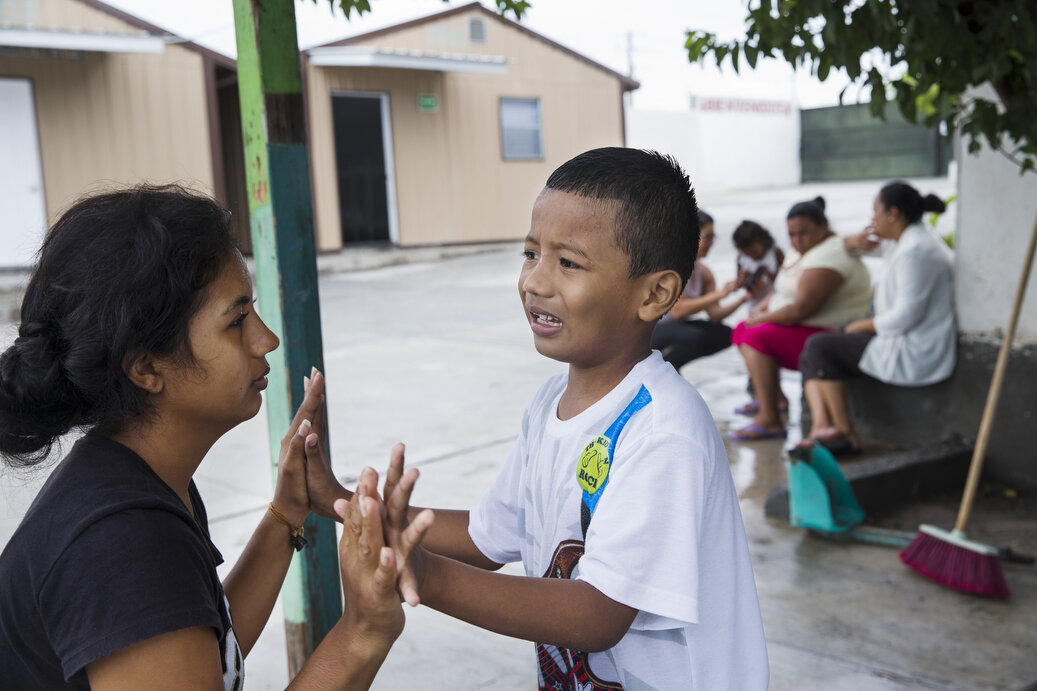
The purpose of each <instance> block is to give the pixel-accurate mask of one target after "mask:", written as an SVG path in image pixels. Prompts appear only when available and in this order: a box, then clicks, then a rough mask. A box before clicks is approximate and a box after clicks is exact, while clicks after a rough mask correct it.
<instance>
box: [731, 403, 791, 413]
mask: <svg viewBox="0 0 1037 691" xmlns="http://www.w3.org/2000/svg"><path fill="white" fill-rule="evenodd" d="M758 412H760V403H759V401H749V402H748V403H746V404H745V405H741V406H738V407H737V408H735V415H744V416H746V417H755V416H756V414H757V413H758ZM778 412H779V413H787V412H789V404H788V403H787V402H786V403H781V404H779V405H778Z"/></svg>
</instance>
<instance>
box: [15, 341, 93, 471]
mask: <svg viewBox="0 0 1037 691" xmlns="http://www.w3.org/2000/svg"><path fill="white" fill-rule="evenodd" d="M19 334H20V335H19V336H18V338H17V339H15V341H14V344H12V345H11V347H10V348H8V349H7V350H6V351H4V353H3V354H0V452H2V453H3V454H4V455H5V456H7V457H8V461H9V462H10V463H11V464H12V465H23V466H28V465H33V464H35V463H37V462H39V461H41V460H43V459H44V458H46V457H47V456H48V455H49V454H50V449H51V445H52V443H53V441H54V440H55V439H56V438H57V437H59V436H61V435H63V434H65V433H66V432H68V431H69V430H70V429H72V427H74V426H76V425H78V424H80V423H81V422H82V420H81V419H80V418H81V417H82V415H81V411H82V410H83V406H82V401H81V400H80V395H79V392H78V391H77V390H76V387H75V386H74V385H73V384H72V382H71V381H69V379H68V377H67V376H66V373H65V370H64V368H63V367H62V365H61V358H62V352H61V351H62V348H61V344H60V343H59V342H58V339H57V337H56V335H55V334H54V333H53V331H52V330H51V329H48V328H47V327H46V325H44V324H41V323H40V322H26V323H23V324H22V326H21V328H20V329H19Z"/></svg>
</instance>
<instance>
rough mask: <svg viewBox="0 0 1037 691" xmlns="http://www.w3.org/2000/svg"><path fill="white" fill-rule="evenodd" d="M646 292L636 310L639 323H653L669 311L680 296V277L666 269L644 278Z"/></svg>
mask: <svg viewBox="0 0 1037 691" xmlns="http://www.w3.org/2000/svg"><path fill="white" fill-rule="evenodd" d="M644 279H645V286H646V288H647V290H646V291H645V293H644V301H643V302H642V303H641V306H640V309H638V312H637V316H638V317H640V319H641V321H646V322H654V321H656V320H657V319H660V318H661V317H662V316H663V315H664V314H666V313H667V312H669V311H670V308H671V307H673V305H674V303H675V302H677V299H678V298H679V297H680V296H681V277H680V274H678V273H677V272H676V271H674V270H672V269H666V270H664V271H655V272H653V273H650V274H647V275H645V276H644Z"/></svg>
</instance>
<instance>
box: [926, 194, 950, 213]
mask: <svg viewBox="0 0 1037 691" xmlns="http://www.w3.org/2000/svg"><path fill="white" fill-rule="evenodd" d="M946 210H947V204H945V203H944V201H943V200H942V199H940V198H939V197H937V196H936V195H935V194H927V195H925V196H924V197H922V211H935V212H936V213H938V214H942V213H943V212H944V211H946Z"/></svg>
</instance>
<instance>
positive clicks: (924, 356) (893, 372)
mask: <svg viewBox="0 0 1037 691" xmlns="http://www.w3.org/2000/svg"><path fill="white" fill-rule="evenodd" d="M872 206H873V210H874V215H873V217H872V221H871V225H870V226H868V228H866V229H865V230H864V231H863V232H862V233H861V234H860V236H858V237H859V241H858V243H857V244H858V245H860V246H867V245H868V244H869V243H868V239H867V238H868V237H869V236H870V235H871V234H874V235H877V236H878V237H879V238H881V239H884V240H891V241H893V242H895V243H896V247H895V249H894V250H893V252H892V253H891V254H890V255H889V256H888V257H887V258H886V268H885V271H884V272H883V274H882V279H881V281H880V282H879V284H878V285H877V286H876V289H875V314H874V316H871V317H867V318H865V319H858V320H856V321H853V322H851V323H850V324H848V325H847V326H846V328H845V329H844V331H843V333H828V334H818V335H816V336H811V337H810V339H809V340H808V341H807V343H806V346H805V347H804V349H803V353H802V355H800V358H799V369H800V371H801V372H802V373H803V391H804V394H805V395H806V399H807V404H808V405H809V406H810V418H811V425H810V434H809V438H808V439H806V440H804V441H803V442H802V443H801V444H802V445H809V444H811V443H818V444H821V445H823V446H825V447H826V448H828V449H829V450H830V451H832V452H833V453H853V452H856V451H859V450H860V439H859V438H858V437H857V434H856V432H855V431H854V428H853V422H852V420H851V419H850V415H849V412H848V411H847V407H846V394H845V386H844V382H845V380H846V379H850V378H854V377H872V378H874V379H878V380H879V381H882V382H886V383H887V384H896V385H899V386H924V385H926V384H934V383H936V382H939V381H942V380H944V379H946V378H947V377H949V376H951V373H952V372H953V371H954V363H955V351H956V346H957V330H956V328H955V325H954V287H953V278H952V268H951V259H950V257H949V256H948V252H947V250H946V248H945V247H944V246H943V245H942V243H941V242H940V241H939V240H937V239H936V238H935V237H933V235H932V233H930V232H929V231H928V230H926V229H925V227H923V226H922V224H921V223H920V221H921V219H922V214H923V213H924V212H926V211H936V212H942V211H943V210H944V209H945V208H946V206H945V204H944V203H943V201H941V200H940V198H939V197H936V196H935V195H932V194H930V195H926V196H925V197H922V195H921V194H919V193H918V190H916V189H915V188H914V187H912V186H911V185H909V184H907V183H905V182H900V181H896V182H891V183H889V184H888V185H886V186H885V187H883V188H882V189H881V190H880V191H879V194H878V196H877V197H875V201H874V203H873V205H872Z"/></svg>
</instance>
